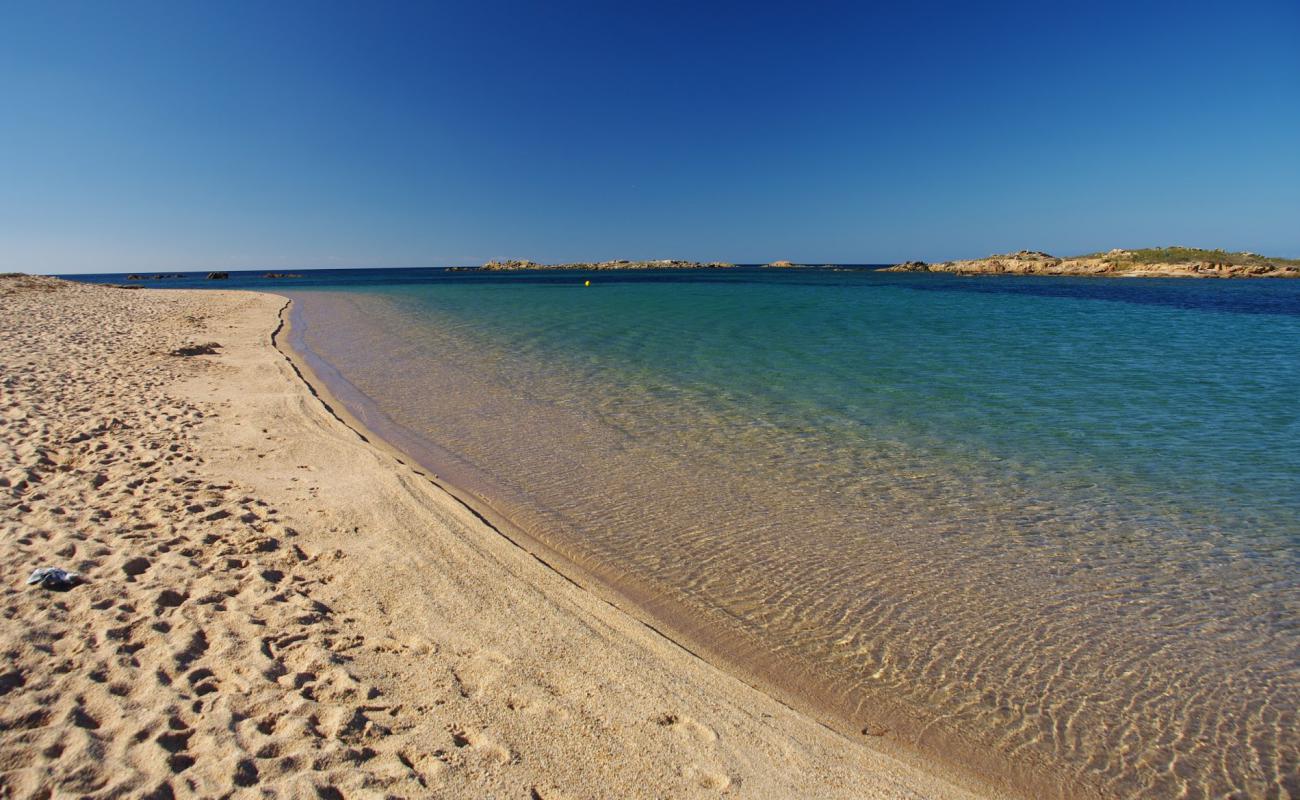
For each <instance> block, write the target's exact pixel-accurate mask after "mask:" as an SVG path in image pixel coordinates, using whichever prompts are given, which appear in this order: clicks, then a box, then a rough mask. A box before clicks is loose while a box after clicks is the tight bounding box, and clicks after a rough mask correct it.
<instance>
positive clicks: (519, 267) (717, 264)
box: [448, 259, 736, 272]
mask: <svg viewBox="0 0 1300 800" xmlns="http://www.w3.org/2000/svg"><path fill="white" fill-rule="evenodd" d="M734 266H736V265H735V264H730V263H727V262H723V261H709V262H701V261H680V260H677V259H663V260H660V261H627V260H619V261H590V262H576V263H571V264H539V263H538V262H536V261H489V262H487V263H486V264H484V265H483V266H481V267H449V268H448V269H449V271H452V272H476V271H483V272H524V271H532V270H543V269H545V270H570V271H574V272H577V271H584V272H590V271H605V270H618V269H726V268H730V267H734Z"/></svg>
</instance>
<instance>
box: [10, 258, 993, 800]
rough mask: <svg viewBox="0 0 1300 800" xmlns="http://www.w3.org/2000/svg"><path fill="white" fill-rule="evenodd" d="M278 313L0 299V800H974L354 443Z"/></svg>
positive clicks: (38, 289)
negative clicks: (681, 643) (614, 599)
mask: <svg viewBox="0 0 1300 800" xmlns="http://www.w3.org/2000/svg"><path fill="white" fill-rule="evenodd" d="M284 305H285V301H284V299H283V298H280V297H276V296H274V295H269V294H258V293H251V292H228V291H220V292H199V291H157V290H150V291H126V290H122V289H116V288H110V287H101V286H89V285H82V284H70V283H65V282H61V281H56V280H54V279H39V278H22V279H15V278H0V387H2V391H0V498H2V499H0V537H2V538H0V542H2V544H0V559H2V568H3V572H4V575H5V576H6V582H5V584H4V591H3V595H2V596H0V604H2V607H3V620H2V621H0V652H3V654H4V663H3V665H0V698H2V699H0V795H3V796H13V797H49V796H74V795H75V796H89V797H108V796H123V797H125V796H133V797H137V796H138V797H157V798H163V797H173V796H180V797H189V796H231V795H233V796H250V797H251V796H261V797H313V796H319V797H347V798H351V797H430V796H434V797H519V798H547V799H549V798H561V797H570V798H578V797H713V796H721V795H725V796H735V797H756V798H770V797H882V798H885V797H888V798H893V797H899V798H902V797H908V798H915V797H963V796H972V795H971V793H970V791H969V787H966V788H962V787H959V786H957V785H955V784H954V783H952V782H950V781H949V780H948V777H952V776H948V777H945V776H943V775H940V774H938V773H936V772H932V771H930V770H929V769H927V768H926V767H927V765H921V766H919V767H918V766H916V765H913V764H909V763H904V762H902V761H899V760H897V759H895V758H894V757H892V756H890V755H886V754H883V753H880V752H877V751H875V750H873V749H871V748H870V746H869V744H864V743H862V742H859V741H855V740H851V739H849V738H846V737H843V736H841V735H839V734H837V733H834V732H832V731H830V730H828V729H827V728H825V727H823V726H821V725H819V724H817V723H816V722H814V721H813V720H811V719H810V718H808V717H805V716H803V715H800V714H798V713H796V712H795V711H793V710H791V709H789V708H788V707H786V706H784V705H782V704H780V703H778V702H776V701H775V700H773V699H772V698H770V697H768V696H766V695H764V694H762V693H760V692H758V691H756V690H754V689H752V688H750V687H749V686H746V685H745V684H743V683H741V682H740V681H738V680H736V679H735V678H733V677H731V676H729V675H727V674H725V673H723V672H721V671H719V670H717V669H715V668H714V667H712V666H710V665H709V664H707V663H705V662H704V661H702V660H700V659H699V658H697V657H695V656H694V655H692V654H690V653H689V652H687V651H685V650H683V649H682V648H680V647H678V646H677V645H675V644H674V643H672V642H670V641H668V640H667V639H665V638H663V637H662V636H661V635H659V634H658V633H656V632H655V631H654V630H652V629H650V628H648V627H647V626H645V625H643V624H642V623H640V622H638V621H636V620H635V619H634V618H633V617H631V616H629V615H627V614H625V613H624V612H622V611H620V610H619V609H618V608H616V607H615V606H613V605H610V604H609V603H606V602H605V601H603V600H601V599H599V598H598V597H596V596H594V595H593V594H591V593H589V592H587V591H585V590H583V589H582V588H581V587H579V586H577V585H575V584H573V583H571V582H570V581H568V580H566V579H565V578H564V577H563V576H561V575H559V574H557V573H556V572H554V571H553V570H551V569H549V568H548V567H547V566H545V565H544V564H543V563H541V562H539V561H538V560H537V559H535V558H533V557H532V556H531V555H530V554H528V553H527V552H525V551H523V550H521V549H520V548H519V547H517V546H515V545H514V544H512V543H511V542H510V541H509V540H508V539H506V538H504V537H503V536H502V535H500V534H499V533H497V532H496V531H495V530H493V529H492V528H491V527H489V526H488V525H487V524H485V523H484V522H483V521H482V520H481V519H479V518H478V517H477V516H476V515H475V514H474V513H473V512H472V511H470V510H469V509H467V508H466V507H465V506H463V505H461V504H460V503H459V502H458V501H457V500H455V499H454V498H453V497H452V496H451V495H449V494H447V493H446V492H445V491H443V490H442V489H441V488H440V487H439V486H437V485H436V484H434V483H433V482H431V481H430V480H429V479H428V477H427V476H425V475H424V474H422V473H421V472H420V471H419V470H418V469H417V468H413V467H411V466H409V465H408V464H406V463H404V461H403V460H402V459H401V458H400V456H399V455H398V454H396V453H394V452H391V451H390V450H388V449H387V448H385V447H382V446H376V444H372V443H369V442H367V441H365V440H364V439H363V438H362V437H361V436H360V435H359V434H358V432H357V431H355V430H354V429H352V428H350V427H348V426H347V425H346V424H344V423H343V422H342V421H340V420H339V419H338V418H336V417H335V416H333V415H332V414H331V413H330V411H329V409H328V408H327V406H326V405H325V404H324V403H323V402H322V400H321V399H320V398H318V397H317V396H315V394H314V393H313V391H312V390H311V388H310V386H309V384H308V383H305V382H304V381H303V380H302V379H301V378H300V377H299V375H297V374H296V372H295V370H294V368H293V367H292V366H291V364H290V363H289V362H288V361H287V360H286V358H285V357H284V355H283V354H281V353H280V352H279V351H278V350H277V349H276V348H275V347H274V346H273V344H272V340H271V336H272V333H273V331H275V330H276V329H277V327H278V326H279V325H280V316H279V315H280V312H281V311H282V309H283V307H284ZM209 343H213V344H217V345H219V347H216V348H213V350H214V352H213V353H211V354H199V355H191V356H179V355H170V353H171V352H173V351H175V350H178V349H180V348H183V347H186V346H192V345H204V344H209ZM307 377H308V378H310V376H307ZM45 565H55V566H62V567H66V568H69V569H75V570H78V571H80V572H82V573H83V574H84V575H85V578H86V581H85V583H83V584H82V585H80V586H77V587H76V588H73V589H71V590H70V591H67V592H53V591H50V590H47V589H42V588H37V587H29V586H26V585H25V584H24V580H25V578H26V576H27V575H28V573H30V572H31V570H32V569H33V568H35V567H39V566H45ZM983 791H987V790H983Z"/></svg>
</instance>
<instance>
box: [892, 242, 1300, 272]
mask: <svg viewBox="0 0 1300 800" xmlns="http://www.w3.org/2000/svg"><path fill="white" fill-rule="evenodd" d="M882 272H947V273H951V274H955V275H1079V276H1094V277H1107V278H1300V260H1296V259H1284V258H1266V257H1264V256H1259V255H1256V254H1254V253H1229V252H1225V251H1223V250H1201V249H1195V248H1187V247H1170V248H1158V249H1157V248H1152V249H1145V250H1120V249H1116V250H1111V251H1109V252H1106V253H1095V254H1092V255H1086V256H1077V257H1073V258H1057V257H1056V256H1052V255H1048V254H1047V253H1043V252H1040V251H1037V250H1021V251H1019V252H1016V253H1008V254H1006V255H994V256H989V257H988V258H979V259H972V260H969V261H943V262H939V263H933V264H927V263H925V262H924V261H908V262H905V263H902V264H897V265H895V266H892V267H888V268H887V269H884V270H882Z"/></svg>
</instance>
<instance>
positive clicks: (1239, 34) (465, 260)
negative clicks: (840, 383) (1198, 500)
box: [0, 0, 1300, 273]
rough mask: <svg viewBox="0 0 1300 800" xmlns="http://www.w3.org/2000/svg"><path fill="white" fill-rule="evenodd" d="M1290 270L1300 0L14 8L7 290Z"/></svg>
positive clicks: (0, 227)
mask: <svg viewBox="0 0 1300 800" xmlns="http://www.w3.org/2000/svg"><path fill="white" fill-rule="evenodd" d="M1167 244H1188V245H1199V246H1208V247H1219V246H1221V247H1225V248H1229V249H1248V250H1254V251H1257V252H1264V253H1268V254H1274V255H1287V256H1300V3H1297V2H1296V1H1295V0H1277V1H1276V2H1253V1H1252V0H1243V1H1242V2H1235V3H1226V2H1220V3H1200V2H1176V3H1175V2H1169V3H1164V2H1140V0H1139V1H1136V2H1125V3H1110V2H1088V3H1084V2H1078V3H1059V2H1051V1H1050V0H1039V2H1025V3H990V4H977V3H939V2H929V3H902V2H899V3H882V4H877V5H872V4H867V3H845V4H836V3H808V4H802V3H801V4H783V5H775V4H772V5H768V4H762V3H739V2H737V3H713V4H707V5H705V4H700V3H671V2H670V3H647V4H636V3H623V2H610V3H604V4H598V3H568V2H548V3H540V2H538V3H527V4H525V3H506V2H466V3H432V2H430V3H374V2H370V3H360V2H358V3H353V4H341V3H325V2H307V3H287V2H255V3H254V2H248V3H241V2H228V3H197V2H196V3H182V2H175V1H174V0H173V1H172V2H158V3H132V2H111V3H100V2H77V3H61V2H14V1H13V0H0V270H20V271H27V272H56V273H58V272H113V271H130V270H160V269H205V268H214V267H230V268H239V267H249V268H260V267H312V266H320V267H329V266H441V265H447V264H473V263H479V262H482V261H484V260H486V259H490V258H532V259H535V260H541V261H563V260H587V259H605V258H670V257H675V258H689V259H699V260H713V259H720V260H729V261H743V262H751V261H756V262H757V261H769V260H774V259H778V258H788V259H792V260H798V261H811V262H828V261H838V262H892V261H898V260H904V259H912V258H921V259H926V260H937V259H946V258H952V257H963V256H965V257H974V256H980V255H986V254H989V253H992V252H999V251H1005V250H1008V249H1019V248H1022V247H1024V248H1032V249H1042V250H1047V251H1049V252H1053V253H1059V254H1073V253H1079V252H1085V251H1091V250H1096V249H1107V248H1110V247H1114V246H1123V247H1137V246H1147V245H1167Z"/></svg>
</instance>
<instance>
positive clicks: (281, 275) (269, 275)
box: [262, 272, 302, 280]
mask: <svg viewBox="0 0 1300 800" xmlns="http://www.w3.org/2000/svg"><path fill="white" fill-rule="evenodd" d="M262 277H263V278H271V279H272V280H279V279H280V278H301V277H302V275H300V274H298V273H297V272H268V273H266V274H265V275H263V276H262Z"/></svg>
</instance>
